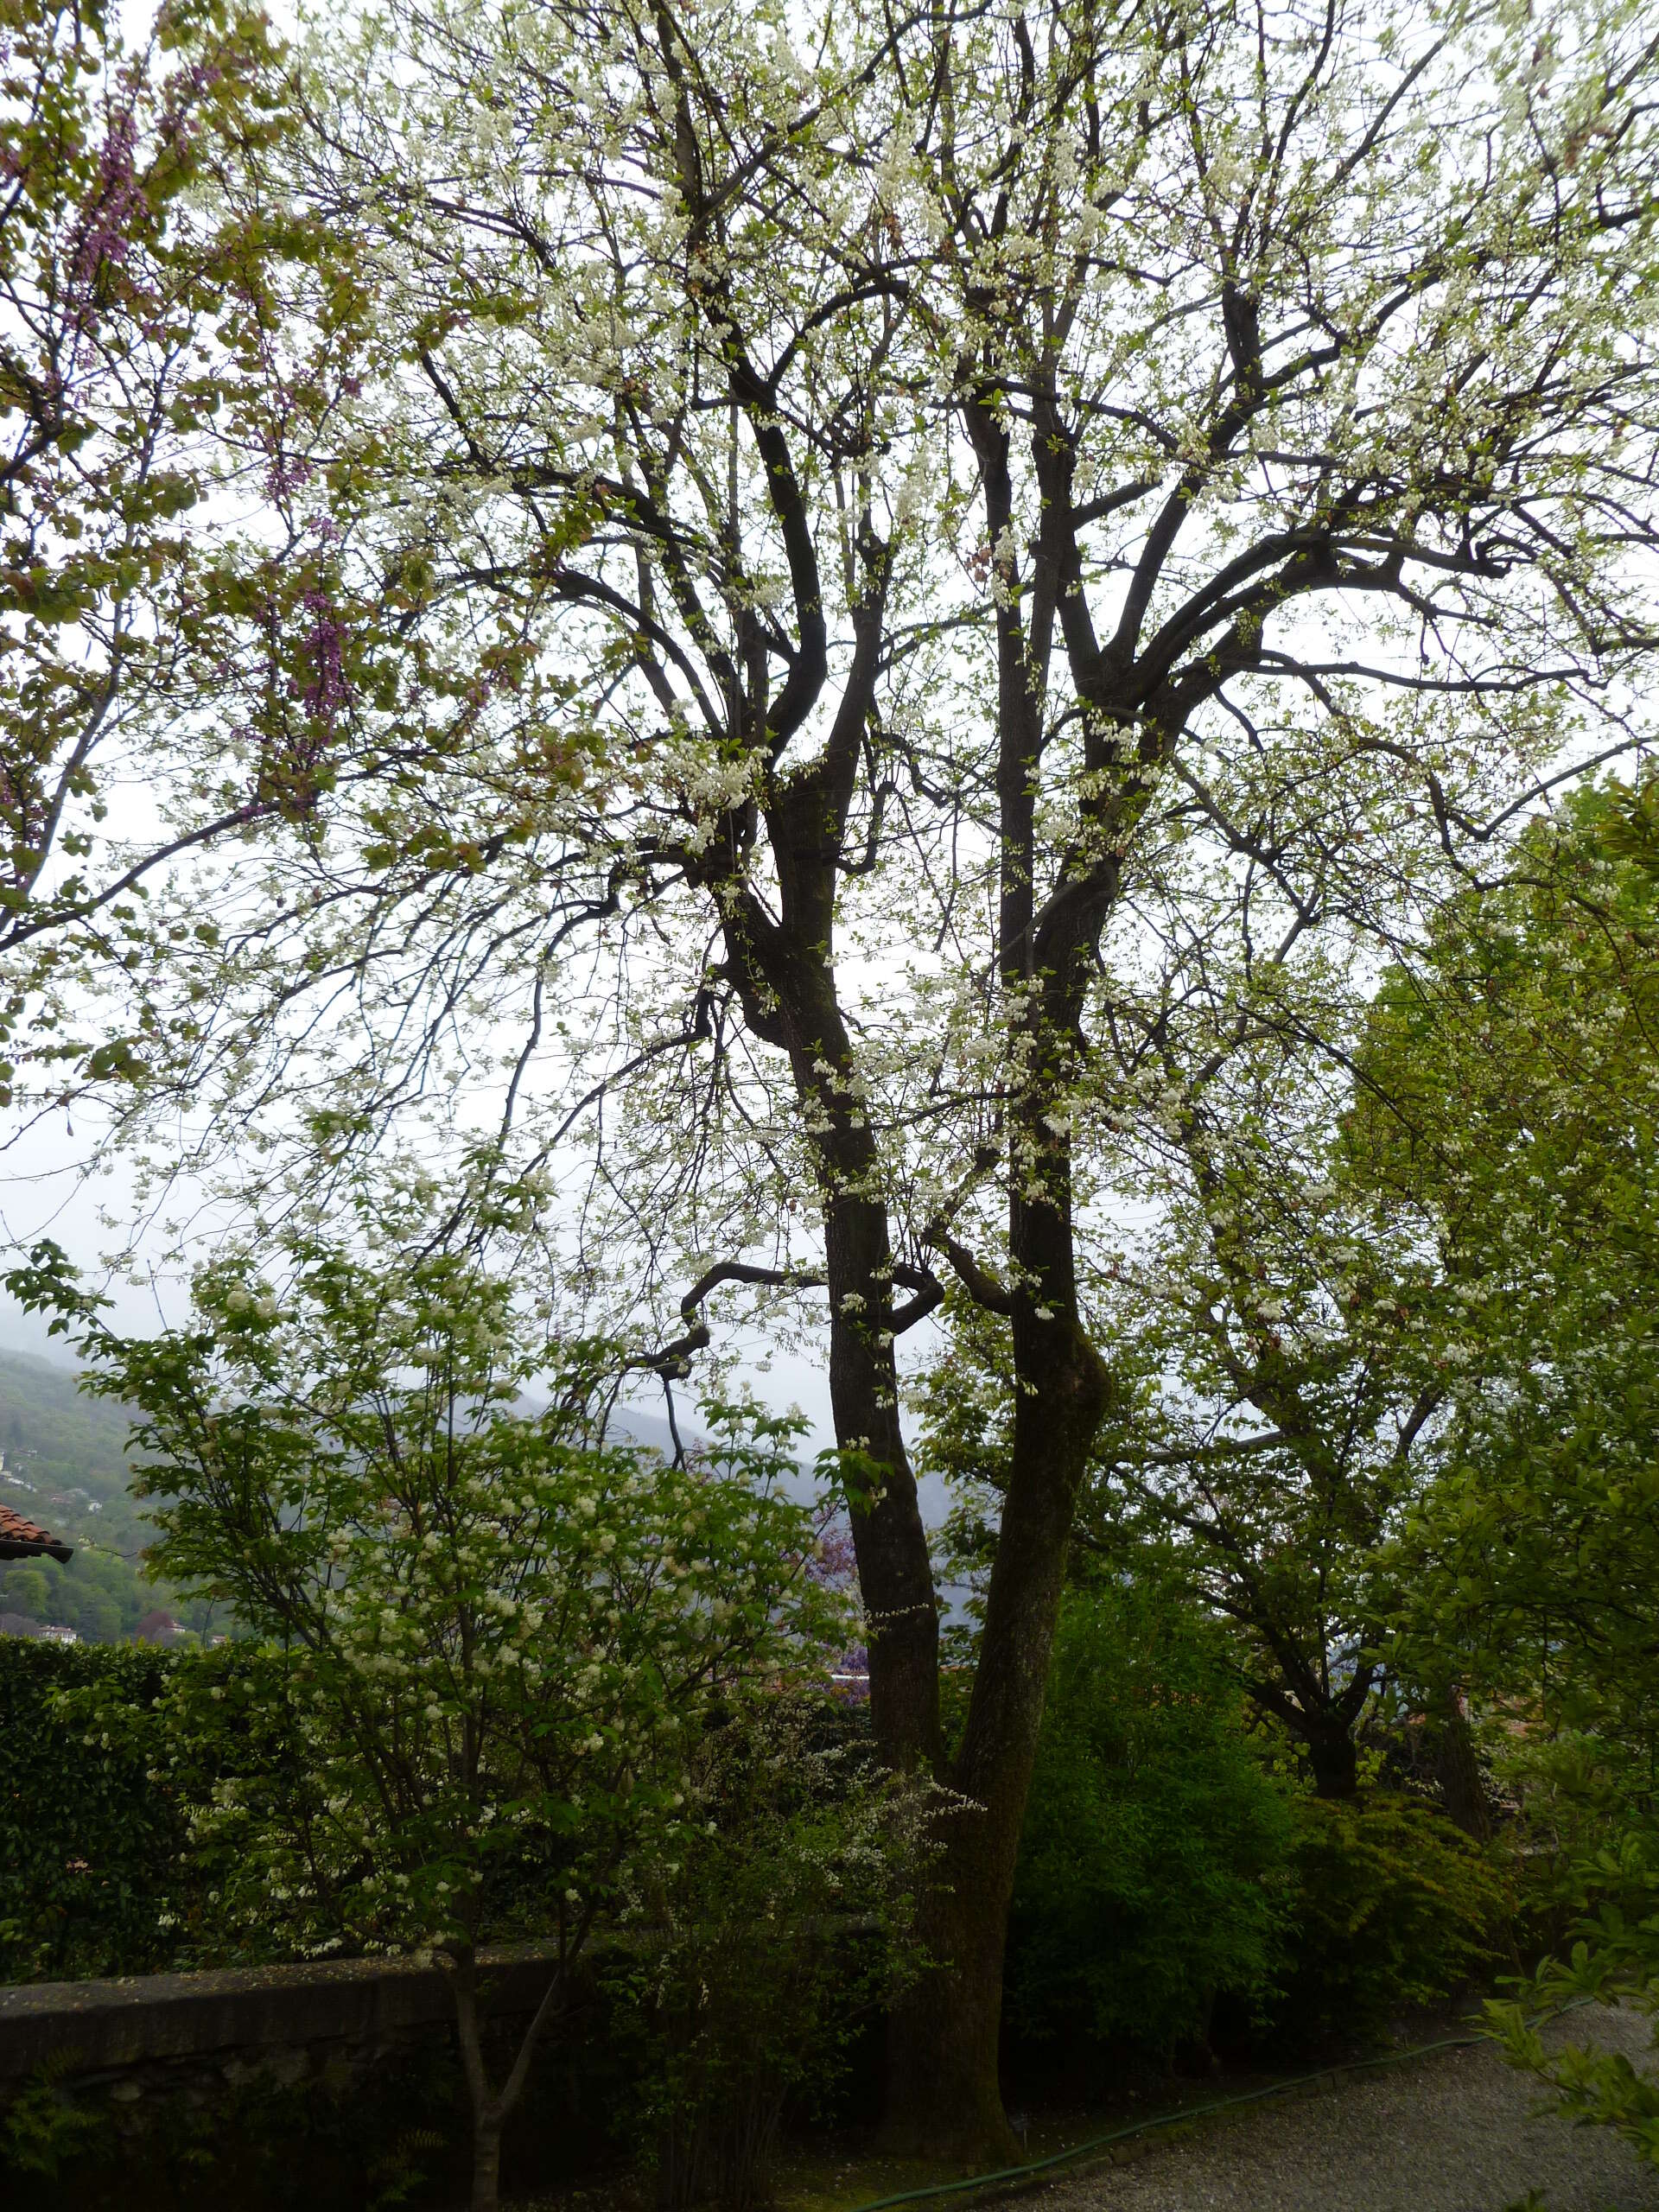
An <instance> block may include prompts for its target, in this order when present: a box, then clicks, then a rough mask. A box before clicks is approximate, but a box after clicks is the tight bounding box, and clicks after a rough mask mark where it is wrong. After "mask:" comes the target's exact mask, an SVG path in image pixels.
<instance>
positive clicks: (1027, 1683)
mask: <svg viewBox="0 0 1659 2212" xmlns="http://www.w3.org/2000/svg"><path fill="white" fill-rule="evenodd" d="M1014 1336H1015V1344H1016V1363H1017V1364H1019V1365H1021V1366H1022V1367H1023V1370H1024V1373H1025V1375H1026V1376H1027V1378H1028V1379H1029V1381H1030V1383H1031V1384H1032V1389H1031V1391H1030V1394H1029V1395H1021V1396H1020V1398H1019V1399H1018V1400H1017V1401H1016V1404H1015V1411H1014V1469H1015V1475H1014V1479H1013V1480H1012V1481H1011V1482H1010V1484H1009V1487H1008V1494H1007V1501H1006V1503H1005V1505H1004V1508H1003V1514H1002V1527H1001V1536H1000V1539H999V1541H998V1544H997V1548H996V1556H995V1563H994V1565H993V1567H992V1569H991V1581H990V1587H989V1590H988V1592H987V1597H986V1611H985V1629H984V1634H983V1637H982V1639H981V1645H980V1662H979V1668H978V1671H977V1674H976V1678H975V1683H974V1694H973V1699H972V1701H971V1704H970V1706H969V1714H968V1724H967V1729H966V1732H965V1734H964V1736H963V1744H962V1748H961V1751H959V1753H958V1755H957V1758H956V1761H955V1763H954V1765H953V1767H952V1770H951V1772H950V1777H949V1779H950V1783H952V1785H953V1786H954V1789H955V1790H956V1792H957V1804H956V1805H955V1806H954V1807H953V1808H951V1809H950V1810H949V1811H947V1812H946V1814H945V1815H944V1818H943V1821H942V1827H943V1831H944V1862H943V1865H942V1866H941V1867H940V1870H939V1880H938V1884H937V1885H936V1886H935V1888H934V1889H933V1891H931V1894H930V1896H929V1897H928V1898H927V1900H926V1903H925V1912H924V1916H923V1924H924V1933H925V1937H926V1939H927V1941H928V1945H929V1948H930V1949H931V1952H932V1953H933V1955H935V1956H936V1957H937V1958H938V1959H939V1960H940V1961H942V1962H943V1963H942V1964H941V1965H940V1967H938V1969H937V1970H936V1971H935V1972H933V1973H932V1974H930V1975H929V1976H928V1977H927V1978H926V1979H925V1980H924V1981H923V1982H922V1984H921V1985H920V1986H919V1987H918V1989H917V1991H916V1992H915V1993H914V1994H913V1996H912V1998H911V1999H909V2001H908V2002H907V2003H906V2005H905V2006H904V2008H903V2009H902V2011H901V2012H900V2013H899V2017H898V2018H897V2019H896V2020H895V2022H894V2033H893V2039H892V2045H891V2057H890V2064H889V2075H888V2088H889V2099H888V2109H889V2121H888V2133H889V2137H890V2139H892V2140H893V2144H894V2145H895V2147H899V2148H903V2149H906V2150H909V2151H912V2152H923V2153H926V2154H930V2155H932V2156H937V2157H944V2158H960V2159H963V2160H966V2161H970V2162H973V2163H984V2162H996V2161H1001V2160H1006V2159H1009V2158H1013V2157H1014V2154H1015V2152H1016V2150H1017V2145H1016V2143H1015V2139H1014V2133H1013V2131H1012V2130H1011V2129H1010V2127H1009V2126H1008V2123H1007V2116H1006V2114H1005V2113H1004V2111H1003V2108H1002V2096H1001V2085H1000V2082H999V2078H998V2065H997V2061H998V2054H999V2045H1000V2040H1001V2036H1000V2029H1001V2014H1002V1968H1003V1958H1004V1953H1005V1949H1006V1945H1007V1923H1008V1908H1009V1905H1010V1903H1011V1902H1012V1899H1013V1895H1014V1868H1015V1865H1016V1862H1017V1860H1018V1857H1019V1851H1020V1831H1021V1828H1022V1827H1023V1826H1024V1822H1025V1811H1026V1801H1027V1796H1028V1795H1029V1792H1030V1788H1031V1775H1032V1768H1033V1764H1034V1762H1035V1759H1036V1755H1037V1738H1038V1734H1039V1730H1040V1728H1041V1726H1042V1719H1043V1702H1044V1697H1045V1694H1046V1688H1047V1682H1048V1668H1049V1660H1050V1657H1051V1655H1052V1650H1053V1644H1054V1627H1055V1622H1056V1620H1057V1618H1058V1613H1059V1605H1060V1594H1061V1590H1062V1587H1063V1586H1064V1582H1065V1560H1066V1548H1067V1542H1068V1539H1069V1536H1070V1534H1071V1518H1072V1512H1073V1509H1074V1506H1075V1503H1076V1499H1077V1487H1078V1484H1080V1482H1081V1481H1082V1478H1083V1474H1084V1467H1085V1466H1086V1465H1087V1462H1088V1457H1089V1452H1090V1446H1091V1445H1092V1444H1093V1442H1094V1439H1095V1434H1096V1430H1097V1429H1098V1427H1099V1425H1100V1421H1101V1419H1102V1416H1103V1414H1104V1412H1105V1410H1106V1407H1107V1403H1108V1400H1109V1378H1108V1376H1107V1373H1106V1370H1105V1368H1104V1366H1103V1363H1102V1362H1101V1360H1100V1357H1099V1356H1098V1354H1097V1353H1096V1351H1095V1350H1094V1347H1093V1346H1092V1344H1090V1343H1089V1341H1088V1339H1087V1338H1086V1337H1085V1336H1084V1333H1083V1332H1082V1331H1081V1330H1080V1329H1079V1328H1077V1326H1076V1325H1075V1324H1074V1323H1071V1322H1070V1321H1068V1320H1065V1319H1061V1318H1060V1317H1058V1315H1057V1316H1055V1317H1054V1318H1052V1319H1038V1318H1037V1316H1036V1314H1035V1313H1034V1312H1033V1310H1032V1308H1031V1307H1030V1306H1029V1305H1028V1304H1027V1303H1025V1302H1024V1301H1022V1302H1021V1303H1020V1306H1017V1307H1016V1311H1015V1314H1014Z"/></svg>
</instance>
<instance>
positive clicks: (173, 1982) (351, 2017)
mask: <svg viewBox="0 0 1659 2212" xmlns="http://www.w3.org/2000/svg"><path fill="white" fill-rule="evenodd" d="M555 1957H556V1954H555V1953H554V1952H553V1951H552V1950H551V1949H550V1948H549V1947H548V1946H546V1945H543V1944H535V1943H519V1944H511V1945H505V1946H503V1947H502V1948H499V1949H496V1950H488V1951H486V1952H484V1953H483V1954H482V1964H483V1968H484V1974H485V1980H484V1988H483V2003H484V2009H485V2011H486V2012H488V2013H491V2014H493V2015H495V2016H497V2017H500V2018H506V2017H508V2016H511V2015H512V2014H514V2013H529V2012H533V2011H534V2010H535V2008H536V2006H537V2004H538V2003H539V2002H540V2000H541V1998H542V1994H543V1992H544V1991H545V1989H546V1987H547V1985H548V1981H549V1979H550V1976H551V1974H552V1971H553V1963H554V1960H555ZM451 2006H452V2000H451V1998H450V1995H449V1990H448V1981H447V1979H446V1977H445V1974H444V1972H443V1969H442V1967H437V1966H433V1965H430V1964H423V1963H422V1962H421V1961H418V1960H415V1959H340V1960H318V1961H313V1962H312V1963H310V1964H308V1965H305V1966H286V1967H247V1968H240V1969H232V1970H228V1971H224V1972H219V1973H210V1974H135V1975H132V1976H131V1977H130V1978H126V1979H124V1980H118V1981H46V1982H26V1983H23V1984H21V1985H18V1986H12V1987H9V1988H0V2101H3V2100H4V2099H6V2098H7V2096H8V2094H10V2093H12V2092H14V2091H15V2088H16V2084H17V2083H18V2082H21V2081H22V2080H24V2079H26V2078H27V2077H28V2076H29V2075H33V2074H35V2073H36V2072H38V2071H39V2069H41V2067H42V2066H50V2068H51V2070H52V2071H53V2073H54V2075H67V2076H71V2077H73V2078H74V2079H81V2078H83V2077H91V2076H98V2077H99V2078H113V2077H115V2076H117V2075H126V2074H135V2075H136V2074H139V2073H142V2072H143V2070H144V2069H156V2068H162V2069H166V2068H179V2067H182V2068H186V2069H188V2068H192V2067H195V2068H200V2069H207V2070H213V2069H220V2070H225V2071H226V2075H227V2078H236V2076H235V2075H233V2074H232V2073H231V2071H230V2069H240V2072H241V2075H242V2076H243V2077H244V2078H245V2075H246V2073H247V2071H248V2069H261V2068H264V2069H270V2070H273V2071H275V2072H277V2073H278V2074H281V2073H283V2072H286V2073H287V2074H288V2075H289V2076H290V2077H293V2076H295V2075H296V2070H297V2071H299V2072H303V2071H305V2070H307V2069H308V2067H309V2066H311V2065H313V2064H321V2063H324V2062H325V2061H326V2060H327V2059H329V2058H331V2057H339V2056H348V2055H350V2056H365V2057H372V2056H373V2054H374V2053H375V2052H377V2051H378V2050H386V2049H390V2048H392V2047H395V2046H397V2045H398V2044H406V2043H408V2042H409V2041H410V2039H411V2038H414V2037H421V2036H423V2035H428V2034H432V2033H435V2032H438V2033H441V2032H443V2031H446V2030H447V2028H448V2024H449V2023H450V2021H451V2020H452V2018H453V2012H452V2009H451Z"/></svg>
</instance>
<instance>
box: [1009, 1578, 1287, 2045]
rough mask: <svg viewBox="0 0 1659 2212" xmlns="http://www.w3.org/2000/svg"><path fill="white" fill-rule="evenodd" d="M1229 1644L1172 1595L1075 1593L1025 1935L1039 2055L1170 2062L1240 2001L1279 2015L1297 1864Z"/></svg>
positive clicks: (1043, 1753) (1014, 1967) (1018, 1983)
mask: <svg viewBox="0 0 1659 2212" xmlns="http://www.w3.org/2000/svg"><path fill="white" fill-rule="evenodd" d="M1291 1840H1292V1823H1291V1816H1290V1811H1289V1808H1288V1806H1287V1802H1286V1801H1285V1798H1284V1796H1283V1794H1282V1793H1281V1791H1280V1790H1278V1789H1275V1787H1274V1783H1273V1782H1272V1780H1271V1778H1270V1777H1269V1776H1268V1771H1267V1769H1266V1766H1265V1764H1264V1762H1263V1761H1262V1758H1260V1757H1259V1756H1258V1755H1257V1753H1256V1751H1255V1749H1254V1748H1253V1746H1252V1745H1251V1743H1250V1741H1249V1739H1248V1738H1247V1737H1246V1734H1245V1731H1244V1726H1243V1694H1242V1692H1241V1691H1240V1689H1239V1688H1238V1685H1237V1681H1236V1675H1234V1673H1233V1671H1232V1669H1231V1667H1230V1662H1229V1656H1228V1653H1227V1650H1226V1649H1225V1643H1224V1635H1223V1632H1222V1630H1220V1628H1219V1627H1218V1625H1217V1624H1216V1623H1214V1622H1213V1621H1212V1620H1210V1619H1207V1618H1205V1616H1204V1615H1203V1614H1202V1613H1200V1612H1199V1611H1198V1610H1197V1609H1196V1608H1194V1607H1193V1606H1192V1605H1190V1604H1189V1603H1187V1602H1185V1601H1184V1600H1183V1599H1182V1598H1181V1596H1180V1594H1179V1590H1178V1588H1177V1587H1176V1586H1174V1585H1173V1583H1172V1582H1170V1581H1168V1580H1165V1581H1163V1582H1161V1583H1160V1581H1158V1580H1151V1581H1148V1582H1142V1583H1140V1584H1135V1585H1120V1584H1116V1583H1106V1582H1102V1583H1099V1584H1095V1585H1091V1586H1089V1587H1088V1588H1086V1589H1084V1590H1078V1591H1073V1592H1068V1594H1067V1597H1066V1599H1065V1608H1064V1611H1063V1612H1062V1616H1061V1620H1060V1625H1059V1631H1058V1639H1057V1642H1056V1645H1055V1653H1054V1663H1053V1670H1052V1675H1051V1678H1050V1682H1049V1693H1048V1704H1047V1707H1046V1713H1045V1715H1044V1721H1043V1733H1042V1738H1041V1742H1040V1745H1039V1750H1038V1755H1037V1765H1036V1771H1035V1773H1034V1775H1033V1781H1032V1789H1031V1796H1030V1800H1029V1802H1028V1804H1027V1813H1026V1824H1025V1832H1024V1836H1023V1840H1022V1843H1021V1849H1020V1866H1019V1872H1018V1875H1017V1877H1016V1883H1015V1890H1014V1916H1013V1922H1012V1926H1011V1930H1010V1942H1011V1954H1010V1962H1009V1968H1008V1990H1009V1998H1010V2002H1011V2005H1012V2011H1013V2018H1014V2022H1015V2023H1016V2024H1017V2025H1018V2026H1019V2027H1020V2029H1021V2031H1023V2032H1024V2033H1026V2034H1027V2035H1028V2036H1031V2037H1033V2038H1034V2039H1037V2040H1039V2041H1046V2042H1051V2043H1052V2042H1054V2041H1057V2040H1059V2039H1062V2038H1065V2037H1071V2036H1075V2035H1077V2034H1082V2035H1084V2036H1088V2037H1099V2038H1106V2037H1113V2038H1122V2039H1124V2040H1127V2041H1128V2042H1131V2043H1135V2044H1140V2045H1141V2046H1142V2047H1144V2048H1146V2049H1147V2050H1150V2051H1152V2052H1154V2053H1156V2054H1158V2055H1159V2056H1166V2055H1167V2054H1169V2053H1170V2052H1171V2051H1172V2050H1173V2049H1174V2047H1175V2046H1177V2045H1178V2044H1191V2043H1195V2042H1200V2041H1202V2040H1203V2039H1204V2038H1205V2036H1206V2034H1207V2031H1208V2028H1209V2024H1210V2016H1211V2008H1212V2006H1213V2005H1214V2003H1215V2000H1216V1999H1217V1997H1218V1996H1223V1995H1224V1996H1227V1997H1230V1998H1231V1999H1236V2000H1237V2001H1238V2002H1239V2003H1240V2004H1241V2005H1244V2006H1246V2007H1249V2008H1250V2009H1252V2010H1255V2011H1257V2012H1260V2011H1261V2010H1262V2008H1263V2006H1264V2005H1265V2004H1266V2002H1267V1999H1268V1993H1269V1991H1270V1988H1271V1984H1272V1980H1273V1967H1274V1958H1275V1954H1276V1948H1277V1932H1276V1931H1277V1924H1278V1915H1279V1910H1280V1904H1279V1896H1278V1891H1279V1888H1280V1886H1281V1883H1282V1880H1283V1875H1284V1869H1285V1866H1286V1862H1287V1857H1288V1854H1289V1852H1290V1848H1291Z"/></svg>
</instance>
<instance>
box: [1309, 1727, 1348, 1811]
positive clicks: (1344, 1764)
mask: <svg viewBox="0 0 1659 2212" xmlns="http://www.w3.org/2000/svg"><path fill="white" fill-rule="evenodd" d="M1307 1763H1308V1764H1309V1765H1310V1766H1311V1767H1312V1768H1313V1792H1314V1795H1315V1796H1318V1797H1336V1798H1340V1797H1357V1796H1358V1795H1359V1749H1358V1746H1357V1745H1356V1744H1355V1742H1354V1739H1353V1738H1352V1736H1351V1735H1350V1734H1349V1732H1348V1731H1347V1730H1346V1729H1345V1728H1310V1729H1309V1731H1308V1734H1307Z"/></svg>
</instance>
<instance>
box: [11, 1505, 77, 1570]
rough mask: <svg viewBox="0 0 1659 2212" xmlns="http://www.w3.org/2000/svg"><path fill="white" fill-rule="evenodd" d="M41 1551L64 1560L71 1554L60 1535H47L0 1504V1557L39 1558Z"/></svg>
mask: <svg viewBox="0 0 1659 2212" xmlns="http://www.w3.org/2000/svg"><path fill="white" fill-rule="evenodd" d="M42 1553H46V1554H50V1556H51V1557H52V1558H53V1559H60V1560H69V1559H70V1558H72V1557H73V1552H72V1550H71V1548H70V1547H69V1545H67V1544H66V1543H65V1542H64V1541H62V1539H61V1538H60V1537H58V1536H49V1535H48V1534H47V1532H46V1530H45V1529H41V1528H37V1527H36V1525H35V1522H33V1521H25V1520H24V1518H23V1516H22V1514H21V1513H14V1512H13V1511H12V1510H11V1508H10V1506H9V1505H0V1559H39V1558H40V1557H41V1554H42Z"/></svg>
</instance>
